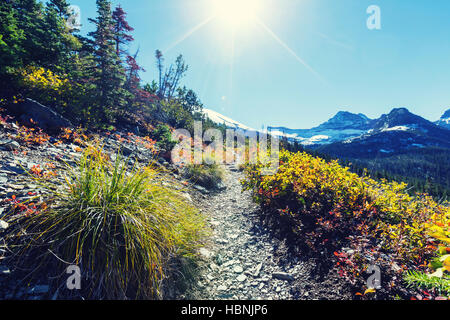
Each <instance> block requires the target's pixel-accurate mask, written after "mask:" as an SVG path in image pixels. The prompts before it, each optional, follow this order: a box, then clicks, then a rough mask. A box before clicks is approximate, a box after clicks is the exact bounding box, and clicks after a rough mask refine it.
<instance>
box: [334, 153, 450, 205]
mask: <svg viewBox="0 0 450 320" xmlns="http://www.w3.org/2000/svg"><path fill="white" fill-rule="evenodd" d="M342 163H343V164H344V165H347V166H349V167H350V169H351V170H352V171H353V172H356V173H358V174H363V173H364V171H365V170H366V169H367V170H366V171H367V172H368V173H369V174H370V175H371V176H372V177H373V178H376V179H378V180H381V179H387V180H388V181H403V182H406V183H408V185H409V186H410V189H409V192H410V193H414V192H419V193H428V194H429V195H431V196H433V197H434V198H435V199H436V200H438V201H439V200H449V199H450V176H449V175H448V173H449V172H450V152H449V151H448V150H446V149H439V148H427V149H417V150H411V151H410V152H408V153H405V154H398V155H394V156H390V157H380V158H376V159H370V160H369V159H364V160H361V159H355V160H345V161H342Z"/></svg>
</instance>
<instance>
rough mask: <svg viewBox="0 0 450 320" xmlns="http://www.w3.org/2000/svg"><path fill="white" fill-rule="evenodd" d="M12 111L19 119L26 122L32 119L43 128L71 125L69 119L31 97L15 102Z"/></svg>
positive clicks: (54, 128)
mask: <svg viewBox="0 0 450 320" xmlns="http://www.w3.org/2000/svg"><path fill="white" fill-rule="evenodd" d="M13 112H14V113H15V114H16V115H17V116H18V117H19V120H20V121H23V122H27V121H30V119H33V121H34V122H36V123H37V124H38V126H39V127H40V128H42V129H44V130H58V129H61V128H67V127H73V125H72V123H71V122H70V121H69V120H67V119H66V118H64V117H63V116H61V115H60V114H58V113H56V112H55V111H53V110H52V109H50V108H49V107H46V106H44V105H42V104H40V103H39V102H36V101H34V100H31V99H26V100H25V101H24V102H22V103H19V104H17V105H16V107H15V108H14V110H13Z"/></svg>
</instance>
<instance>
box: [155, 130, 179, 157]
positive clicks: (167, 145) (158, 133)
mask: <svg viewBox="0 0 450 320" xmlns="http://www.w3.org/2000/svg"><path fill="white" fill-rule="evenodd" d="M152 138H153V139H154V140H156V146H157V147H158V148H159V149H162V150H164V151H171V150H172V149H173V148H174V147H175V145H176V144H177V142H176V141H174V140H173V139H172V132H171V130H170V128H169V126H167V125H165V124H160V125H158V126H157V127H156V129H155V130H154V131H153V132H152Z"/></svg>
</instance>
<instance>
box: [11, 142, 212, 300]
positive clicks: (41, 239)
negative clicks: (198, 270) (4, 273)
mask: <svg viewBox="0 0 450 320" xmlns="http://www.w3.org/2000/svg"><path fill="white" fill-rule="evenodd" d="M127 160H128V159H127ZM127 160H124V159H122V157H121V156H120V154H119V155H117V157H116V160H115V161H111V160H110V159H109V158H108V156H107V155H106V154H104V153H102V151H101V150H99V149H98V148H94V147H88V148H86V149H85V151H84V153H83V156H82V158H81V159H80V161H79V163H78V165H77V166H76V167H74V168H69V170H68V172H67V176H66V177H65V181H66V183H65V184H64V185H62V186H58V183H50V184H49V183H48V182H42V185H43V186H45V187H46V189H47V190H48V192H49V193H50V196H49V199H48V201H47V202H46V206H45V207H46V209H45V210H43V211H41V212H40V213H38V214H33V215H31V216H27V217H22V218H20V219H19V221H17V225H20V226H21V228H20V230H19V231H18V232H16V233H14V234H9V235H8V237H9V240H10V241H9V243H11V248H12V249H13V251H14V252H15V253H16V256H13V258H14V257H16V258H18V259H14V261H16V263H17V266H18V268H19V269H21V270H30V271H32V273H31V274H30V277H35V276H36V277H37V276H39V275H42V274H47V273H50V275H51V276H54V277H55V279H56V280H59V279H61V275H63V276H62V278H64V281H63V282H62V283H57V285H62V286H65V279H66V277H67V275H65V270H66V268H67V266H68V265H77V266H79V267H80V269H81V273H82V278H83V286H82V291H81V295H82V296H83V297H84V298H89V299H124V298H131V299H140V298H145V299H156V298H161V297H163V295H164V292H163V291H162V288H163V287H164V286H163V284H164V280H165V279H166V278H167V276H168V275H169V274H171V272H172V270H170V268H171V267H170V266H171V265H172V263H175V264H176V261H178V258H181V257H187V258H191V257H194V255H195V252H196V249H197V248H198V247H199V246H200V245H201V243H202V239H203V236H204V235H205V231H204V230H205V229H204V226H205V224H204V218H203V216H201V215H200V214H199V213H198V212H197V210H196V209H195V208H193V207H192V206H191V205H189V204H188V203H186V201H185V200H184V198H183V197H181V196H179V195H178V194H177V193H176V192H175V191H173V190H172V188H170V187H165V186H163V185H167V182H166V181H165V179H164V177H163V176H162V174H161V173H159V172H157V171H155V169H153V168H151V167H143V168H140V167H138V166H133V167H130V165H129V161H127ZM38 181H39V180H38ZM163 181H164V183H163ZM40 182H41V181H40ZM16 230H17V229H16Z"/></svg>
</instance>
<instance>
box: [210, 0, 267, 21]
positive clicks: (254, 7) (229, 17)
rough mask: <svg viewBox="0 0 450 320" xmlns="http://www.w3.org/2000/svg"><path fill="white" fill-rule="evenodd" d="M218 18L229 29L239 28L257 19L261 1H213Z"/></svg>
mask: <svg viewBox="0 0 450 320" xmlns="http://www.w3.org/2000/svg"><path fill="white" fill-rule="evenodd" d="M212 1H213V10H214V14H215V16H216V17H217V18H219V19H220V20H221V22H222V23H224V24H225V25H226V26H227V27H230V28H238V27H242V26H244V25H246V24H248V23H250V22H253V21H254V20H255V18H256V15H257V13H258V11H259V10H260V1H261V0H212Z"/></svg>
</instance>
